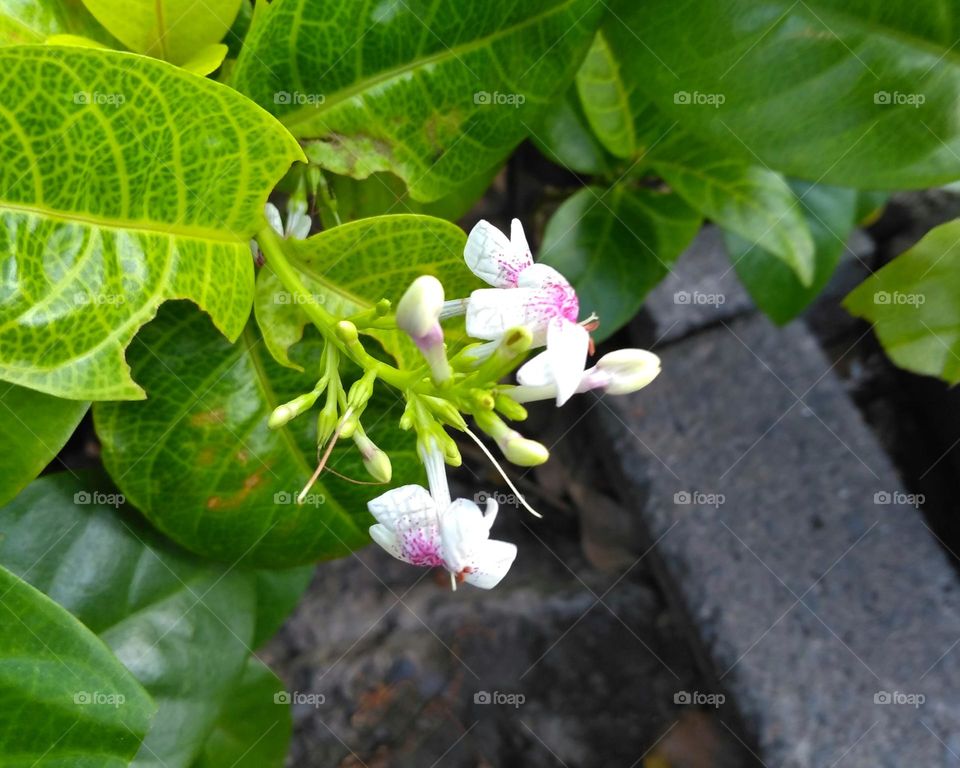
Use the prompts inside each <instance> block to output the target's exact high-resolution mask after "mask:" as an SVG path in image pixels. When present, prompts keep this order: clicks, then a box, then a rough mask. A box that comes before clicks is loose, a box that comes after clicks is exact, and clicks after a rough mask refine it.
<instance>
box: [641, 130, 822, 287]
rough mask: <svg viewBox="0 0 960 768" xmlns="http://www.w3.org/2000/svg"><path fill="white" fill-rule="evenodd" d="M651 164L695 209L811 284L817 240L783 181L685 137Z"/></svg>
mask: <svg viewBox="0 0 960 768" xmlns="http://www.w3.org/2000/svg"><path fill="white" fill-rule="evenodd" d="M651 162H652V164H653V167H654V168H655V169H656V170H657V172H658V173H660V175H661V176H663V178H664V179H665V180H666V181H667V182H668V183H669V184H670V186H671V187H673V189H674V190H675V191H676V192H677V194H678V195H680V196H681V197H683V198H684V199H685V200H686V201H687V202H688V203H690V205H692V206H693V207H694V208H696V209H697V210H698V211H700V212H701V213H703V214H704V215H705V216H707V217H708V218H710V219H712V220H713V221H715V222H716V223H717V224H719V225H720V226H722V227H723V228H724V229H728V230H730V231H732V232H735V233H737V234H738V235H741V236H742V237H744V238H746V239H747V240H749V241H751V242H754V243H757V244H758V245H760V246H761V247H763V248H765V249H766V250H768V251H770V253H772V254H774V255H775V256H777V257H778V258H780V259H782V260H783V261H784V263H785V264H787V265H788V266H789V267H790V269H792V270H793V271H794V272H795V273H796V274H797V277H799V278H800V281H801V282H802V283H803V284H804V285H810V283H811V282H812V280H813V272H814V258H813V238H812V237H811V235H810V228H809V227H808V226H807V223H806V221H805V220H804V218H803V214H802V212H801V210H800V206H799V205H798V204H797V198H796V195H794V193H793V191H792V190H791V189H790V186H789V185H788V184H787V182H786V180H785V179H784V178H783V177H782V176H780V175H779V174H777V173H774V172H773V171H770V170H767V169H765V168H760V167H759V166H756V165H749V164H747V163H743V162H741V161H739V160H736V159H732V158H729V157H724V156H723V155H722V154H719V153H717V152H716V150H714V149H713V148H711V147H708V146H706V145H704V144H700V143H699V142H697V141H695V140H691V139H689V138H688V137H686V136H683V135H680V134H675V135H673V136H671V138H670V139H667V140H666V141H665V142H664V143H663V144H662V145H661V146H659V147H657V149H656V150H655V152H654V155H653V157H652V158H651Z"/></svg>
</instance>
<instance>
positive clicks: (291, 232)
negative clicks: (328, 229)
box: [286, 210, 313, 240]
mask: <svg viewBox="0 0 960 768" xmlns="http://www.w3.org/2000/svg"><path fill="white" fill-rule="evenodd" d="M312 226H313V221H312V220H311V219H310V215H309V214H308V213H306V211H300V210H290V211H288V212H287V231H286V236H287V237H290V238H293V239H294V240H304V239H306V237H307V235H309V234H310V228H311V227H312Z"/></svg>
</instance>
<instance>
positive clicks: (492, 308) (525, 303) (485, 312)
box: [467, 288, 546, 344]
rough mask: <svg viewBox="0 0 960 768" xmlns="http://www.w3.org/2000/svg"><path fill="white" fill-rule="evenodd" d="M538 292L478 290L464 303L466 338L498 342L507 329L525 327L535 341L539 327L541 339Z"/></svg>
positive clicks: (544, 328) (542, 332)
mask: <svg viewBox="0 0 960 768" xmlns="http://www.w3.org/2000/svg"><path fill="white" fill-rule="evenodd" d="M537 299H539V293H538V291H535V290H532V289H529V288H481V289H479V290H476V291H474V292H473V293H471V294H470V299H469V301H468V302H467V335H468V336H472V337H473V338H475V339H499V338H500V337H501V336H503V334H505V333H506V332H507V331H509V330H510V329H511V328H516V327H517V326H519V325H525V326H527V327H528V328H530V330H531V331H533V334H534V343H535V344H536V343H540V344H543V339H541V340H540V341H539V342H538V340H537V329H536V328H535V327H534V325H537V324H538V325H539V327H540V330H541V336H542V337H544V338H545V331H546V323H545V322H543V321H542V319H540V318H539V313H538V312H537V311H531V310H538V309H539V305H538V304H537Z"/></svg>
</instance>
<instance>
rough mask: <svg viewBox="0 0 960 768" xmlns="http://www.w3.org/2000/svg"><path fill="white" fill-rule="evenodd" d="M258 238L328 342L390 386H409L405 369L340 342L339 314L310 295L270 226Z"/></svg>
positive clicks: (276, 271)
mask: <svg viewBox="0 0 960 768" xmlns="http://www.w3.org/2000/svg"><path fill="white" fill-rule="evenodd" d="M257 242H258V243H259V244H260V250H262V251H263V255H264V257H265V258H266V262H267V266H268V267H270V269H271V270H272V271H273V273H274V274H275V275H276V276H277V278H278V279H279V280H280V282H281V283H283V287H284V288H286V290H287V291H288V292H289V293H290V295H291V296H294V297H299V301H300V302H301V303H299V304H298V306H299V307H300V308H301V309H302V310H303V311H304V312H305V313H306V315H307V317H308V318H309V319H310V322H312V323H313V324H314V325H315V326H316V327H317V330H318V331H320V333H321V334H322V336H323V338H324V339H325V340H326V341H327V343H329V344H333V345H334V346H335V347H336V348H337V349H338V350H339V351H340V352H341V353H342V354H343V355H345V356H346V357H348V358H350V359H351V360H353V362H355V363H356V364H357V365H359V366H360V367H361V368H363V369H364V370H368V369H372V370H373V371H375V372H376V374H377V376H378V377H379V378H380V379H382V380H383V381H385V382H387V383H388V384H390V385H391V386H394V387H396V388H397V389H401V390H402V389H408V388H409V387H410V386H411V384H412V381H411V377H410V375H409V374H408V373H405V372H404V371H401V370H400V369H399V368H395V367H393V366H392V365H390V364H388V363H385V362H383V361H381V360H377V359H376V358H375V357H372V356H370V355H369V354H368V353H367V352H366V351H363V352H362V353H358V352H357V351H356V350H354V349H351V348H350V347H349V346H348V345H347V344H345V343H344V342H343V340H342V339H341V338H340V337H339V336H338V335H337V333H336V324H337V322H338V321H339V318H336V317H334V316H333V315H331V314H330V313H329V312H328V311H327V310H326V309H324V307H322V306H321V305H320V304H318V303H317V302H316V301H314V300H313V296H312V294H311V293H310V291H309V290H307V287H306V286H305V285H304V284H303V280H302V279H301V277H300V274H299V272H297V269H296V268H295V267H294V266H293V265H292V264H291V263H290V260H289V259H288V257H287V253H286V250H285V242H284V240H283V239H282V238H281V237H280V236H279V235H278V234H277V233H276V232H274V231H273V229H271V228H270V227H269V226H267V227H264V228H263V229H262V230H261V231H260V232H259V233H258V234H257ZM295 301H297V299H295Z"/></svg>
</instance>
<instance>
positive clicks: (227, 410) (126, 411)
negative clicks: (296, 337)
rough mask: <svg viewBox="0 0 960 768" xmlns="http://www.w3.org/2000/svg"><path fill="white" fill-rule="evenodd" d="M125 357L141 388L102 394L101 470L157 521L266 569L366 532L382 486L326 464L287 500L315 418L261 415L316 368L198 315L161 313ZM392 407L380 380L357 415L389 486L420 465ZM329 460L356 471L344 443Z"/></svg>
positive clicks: (308, 383) (311, 441)
mask: <svg viewBox="0 0 960 768" xmlns="http://www.w3.org/2000/svg"><path fill="white" fill-rule="evenodd" d="M345 226H347V225H345ZM141 342H142V343H141ZM301 346H303V345H301ZM315 346H316V345H315V344H314V345H313V347H315ZM130 357H131V363H132V365H133V370H134V372H135V374H136V375H137V376H138V377H139V378H140V380H141V381H143V382H144V386H145V387H146V389H147V392H148V393H149V399H148V400H145V401H142V402H136V403H132V402H128V403H98V404H97V406H96V407H95V408H94V420H95V424H96V428H97V433H98V434H99V436H100V439H101V441H102V443H103V459H104V463H105V464H106V467H107V469H108V471H109V472H110V474H111V475H112V476H113V478H114V480H115V481H116V482H117V484H118V485H119V486H120V489H121V490H122V491H123V492H124V493H125V494H126V495H127V497H128V498H129V499H130V500H131V501H132V502H133V503H134V504H136V506H137V507H138V508H139V509H140V510H142V511H143V513H144V514H145V515H146V516H147V518H148V519H149V520H150V521H151V522H152V523H153V524H154V525H156V526H157V527H158V528H159V529H160V530H162V531H164V532H165V533H166V534H168V535H169V536H170V537H171V538H173V539H174V540H176V541H178V542H179V543H181V544H182V545H183V546H185V547H187V548H188V549H190V550H192V551H194V552H198V553H200V554H202V555H205V556H207V557H212V558H215V559H220V560H226V561H228V562H235V561H237V560H238V559H240V558H244V559H245V562H248V563H251V564H255V565H262V566H268V567H276V568H284V567H290V566H293V565H298V564H301V563H307V562H312V561H315V560H319V559H323V558H331V557H338V556H342V555H345V554H347V553H349V552H350V551H351V550H352V549H355V548H357V547H360V546H363V545H365V544H367V543H369V536H368V534H367V527H368V525H369V524H370V521H371V517H370V515H369V513H368V512H367V511H366V502H367V501H368V500H369V499H371V498H373V497H374V496H376V495H377V494H379V493H381V492H382V491H383V488H382V487H378V486H364V485H355V484H352V483H349V482H347V481H344V480H341V479H339V478H337V477H334V476H331V475H330V474H325V475H324V476H323V478H322V482H320V483H318V484H317V485H316V486H314V488H313V490H312V491H311V495H310V496H309V497H308V499H307V503H305V504H303V505H298V504H296V503H293V502H294V500H295V497H296V495H297V494H298V492H299V491H300V489H301V488H302V487H303V485H304V484H305V482H306V481H307V479H308V478H309V476H310V474H311V473H312V471H313V467H314V465H315V463H316V455H317V451H316V419H315V417H311V415H309V414H308V415H305V416H302V417H300V418H298V419H294V420H293V421H291V422H290V423H289V424H288V425H287V426H285V427H282V428H281V429H278V430H270V429H268V428H267V417H268V416H269V414H270V413H271V412H272V411H273V409H274V408H275V407H276V406H278V405H280V404H281V403H284V402H286V401H288V400H291V399H292V398H293V397H295V396H297V395H299V394H302V393H303V392H306V391H309V390H310V389H312V388H313V386H314V384H315V383H316V380H317V376H316V375H313V376H311V375H309V374H301V373H298V372H296V371H293V370H291V369H289V368H284V367H281V366H280V365H278V364H276V363H275V362H274V361H273V359H272V358H271V357H270V354H269V352H268V351H267V350H266V348H265V347H264V345H263V343H262V341H261V339H260V338H259V336H258V334H257V331H256V326H255V324H254V323H252V322H251V324H250V325H249V326H248V328H247V330H246V332H245V333H244V334H243V336H242V337H241V341H240V342H239V343H237V344H234V345H231V344H229V343H228V342H227V341H226V340H225V339H224V338H223V337H222V336H220V335H219V334H217V333H216V332H215V331H214V329H213V328H212V327H211V326H210V324H209V322H208V321H207V320H206V318H204V317H203V315H201V314H200V313H197V312H184V311H180V312H177V313H174V312H172V311H163V312H161V313H160V315H159V317H158V319H157V320H155V321H154V322H153V323H151V324H150V325H149V326H147V327H146V328H144V330H143V331H141V333H140V335H139V336H138V343H137V344H135V345H133V346H132V347H131V351H130ZM306 367H307V368H308V369H310V368H313V367H314V366H311V365H307V366H306ZM402 411H403V407H402V402H401V401H400V400H399V398H398V397H396V396H395V395H394V394H393V393H392V392H390V391H387V390H385V389H384V388H383V387H378V388H377V391H376V393H375V397H374V401H373V402H372V403H371V404H370V406H368V409H367V411H366V415H365V416H364V419H363V424H364V426H365V428H366V429H367V431H368V434H369V435H370V437H371V439H373V440H374V441H375V442H376V443H377V444H378V445H379V446H380V447H381V448H382V449H383V450H384V451H386V452H387V453H388V454H389V455H390V458H391V460H392V461H393V476H394V484H396V485H401V484H403V482H405V481H406V482H414V481H415V479H416V478H418V477H419V474H420V468H419V462H418V461H417V459H416V452H415V447H414V440H413V437H412V436H411V435H408V434H405V433H401V432H399V431H398V430H397V428H396V426H395V424H396V422H397V420H399V418H400V415H401V413H402ZM329 466H331V467H333V468H334V469H335V470H336V471H337V472H340V473H341V474H344V475H346V476H348V477H352V478H357V479H366V473H365V470H364V469H363V466H362V463H361V461H360V457H359V454H358V452H357V451H356V449H355V448H354V447H353V444H352V443H351V442H350V441H348V440H344V441H341V443H340V444H339V445H338V446H337V448H336V450H335V451H334V452H333V455H332V458H331V460H330V463H329ZM404 478H406V480H404Z"/></svg>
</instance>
